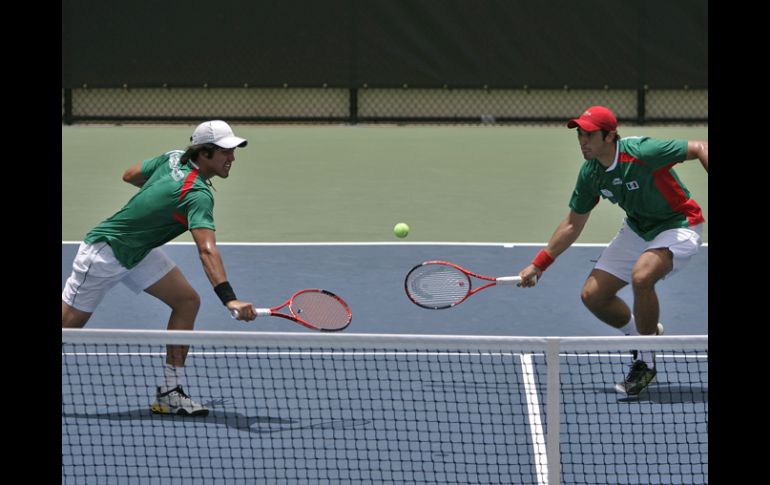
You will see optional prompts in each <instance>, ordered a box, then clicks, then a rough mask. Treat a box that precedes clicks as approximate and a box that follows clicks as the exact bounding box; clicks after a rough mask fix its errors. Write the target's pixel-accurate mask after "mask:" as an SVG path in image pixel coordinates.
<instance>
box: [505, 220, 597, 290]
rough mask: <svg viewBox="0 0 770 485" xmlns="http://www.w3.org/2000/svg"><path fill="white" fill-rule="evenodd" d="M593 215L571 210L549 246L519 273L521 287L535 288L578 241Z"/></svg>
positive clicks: (552, 237) (558, 227)
mask: <svg viewBox="0 0 770 485" xmlns="http://www.w3.org/2000/svg"><path fill="white" fill-rule="evenodd" d="M590 214H591V213H590V212H586V213H585V214H578V213H577V212H575V211H573V210H571V209H570V211H569V213H568V214H567V217H565V218H564V220H563V221H561V223H560V224H559V225H558V226H557V227H556V230H555V231H554V232H553V235H552V236H551V239H550V240H549V241H548V245H547V246H546V247H545V248H544V249H541V250H540V252H539V253H538V254H537V256H535V259H534V260H532V263H531V264H530V265H529V266H527V267H526V268H524V269H523V270H521V271H520V272H519V276H521V283H519V286H521V287H523V288H529V287H532V286H535V284H536V283H537V280H539V279H540V277H541V276H543V272H544V271H545V270H546V268H548V266H550V265H551V263H553V262H554V260H555V259H556V258H557V257H558V256H559V255H560V254H561V253H563V252H564V251H566V250H567V248H569V247H570V246H572V244H573V243H574V242H575V241H577V238H578V237H579V236H580V233H581V232H583V228H584V227H585V225H586V222H588V217H589V215H590Z"/></svg>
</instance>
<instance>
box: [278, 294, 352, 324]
mask: <svg viewBox="0 0 770 485" xmlns="http://www.w3.org/2000/svg"><path fill="white" fill-rule="evenodd" d="M291 311H292V312H293V313H294V315H296V316H297V318H299V319H300V320H303V321H305V322H307V323H309V324H311V325H314V326H316V327H318V328H322V329H325V330H336V329H339V328H343V327H345V326H347V324H348V323H350V316H351V315H350V311H349V310H348V308H347V306H345V304H343V303H342V302H341V301H339V300H338V299H337V298H335V297H334V296H331V295H329V294H327V293H322V292H316V291H313V292H306V293H300V294H299V295H296V296H295V297H294V299H293V300H292V302H291Z"/></svg>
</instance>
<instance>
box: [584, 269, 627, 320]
mask: <svg viewBox="0 0 770 485" xmlns="http://www.w3.org/2000/svg"><path fill="white" fill-rule="evenodd" d="M627 284H628V283H626V282H625V281H623V280H621V279H620V278H618V277H617V276H614V275H611V274H610V273H608V272H606V271H604V270H601V269H596V268H594V269H593V270H592V271H591V273H590V274H589V275H588V278H586V282H585V284H584V285H583V289H582V291H581V292H580V298H581V299H582V300H583V304H584V305H585V306H586V308H588V309H589V310H590V311H591V313H593V314H594V315H595V316H596V318H598V319H599V320H601V321H602V322H604V323H606V324H608V325H610V326H612V327H615V328H621V327H623V326H624V325H625V324H627V323H628V321H629V319H630V318H631V310H630V309H629V308H628V305H627V304H626V302H624V301H623V300H622V299H620V298H619V297H618V296H617V293H618V291H620V289H621V288H623V287H624V286H626V285H627Z"/></svg>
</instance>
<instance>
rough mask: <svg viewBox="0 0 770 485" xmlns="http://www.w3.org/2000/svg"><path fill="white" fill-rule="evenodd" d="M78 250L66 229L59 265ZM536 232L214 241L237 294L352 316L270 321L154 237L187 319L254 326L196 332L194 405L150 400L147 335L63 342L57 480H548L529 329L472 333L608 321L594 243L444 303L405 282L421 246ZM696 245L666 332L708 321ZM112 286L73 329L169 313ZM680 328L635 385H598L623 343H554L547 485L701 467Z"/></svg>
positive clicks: (156, 363)
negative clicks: (199, 409) (174, 271)
mask: <svg viewBox="0 0 770 485" xmlns="http://www.w3.org/2000/svg"><path fill="white" fill-rule="evenodd" d="M75 249H76V245H73V244H63V245H62V283H64V280H65V279H66V277H67V275H68V274H69V263H70V262H71V260H72V257H73V256H74V251H75ZM538 249H539V247H537V246H529V245H520V246H519V245H512V246H511V245H439V244H435V245H410V244H395V245H385V244H369V245H303V244H300V245H223V246H222V247H221V251H222V253H223V259H224V260H225V264H226V266H227V269H228V276H229V278H230V281H231V282H232V283H233V286H234V288H235V289H236V291H237V292H238V294H239V297H241V298H243V299H246V300H252V301H254V303H255V304H257V305H261V306H271V305H275V304H277V303H280V302H281V301H283V300H284V299H285V298H287V297H288V296H289V295H290V294H291V293H292V292H293V291H296V290H297V289H299V288H300V287H313V286H315V287H322V288H326V289H329V290H331V291H334V292H335V293H338V294H339V295H341V296H343V297H344V298H345V299H346V300H347V301H348V303H349V304H350V306H351V309H352V311H353V323H352V324H351V326H350V327H348V329H347V330H346V331H344V332H341V333H337V334H319V333H316V332H312V331H310V330H307V329H305V328H304V327H300V326H299V325H296V324H293V323H291V322H288V321H285V320H282V319H275V318H265V319H264V320H259V319H258V320H257V321H256V322H255V323H251V324H248V325H247V324H243V323H237V322H235V321H233V320H231V319H230V318H229V316H228V314H227V312H226V311H224V308H223V307H222V305H221V303H219V301H218V300H217V299H216V296H215V295H213V292H211V291H208V290H209V286H210V285H209V283H208V281H207V280H206V279H205V275H204V274H203V271H202V270H201V269H200V264H199V263H198V260H197V253H196V250H195V247H194V246H192V245H184V244H182V245H168V246H166V251H167V252H168V253H169V255H170V256H171V257H172V259H174V260H175V261H176V262H177V264H178V265H179V266H180V267H181V268H182V270H183V271H184V273H185V274H186V276H187V277H188V278H189V279H190V281H191V282H192V284H193V286H194V287H195V288H196V289H198V290H199V292H200V293H201V297H202V306H201V313H200V315H199V319H198V324H197V328H198V329H199V330H203V331H205V332H210V331H224V332H244V331H245V332H249V333H248V334H243V335H237V336H235V337H233V336H232V334H230V335H229V336H228V335H226V334H217V335H214V334H212V335H200V337H201V340H196V341H195V342H194V343H192V344H191V351H190V355H189V357H188V361H187V365H186V369H187V384H188V387H187V388H188V389H189V391H190V392H191V393H194V394H195V397H196V398H197V399H199V400H200V401H203V402H204V403H206V404H207V405H208V406H209V407H210V408H211V414H210V415H209V416H207V417H205V418H200V417H197V418H192V417H189V418H182V417H167V416H156V415H153V414H151V413H150V412H149V407H148V405H149V403H150V402H151V400H152V398H153V393H154V389H155V386H156V385H157V383H158V378H159V375H158V373H159V369H160V367H161V365H162V362H163V358H164V355H165V343H167V341H165V340H158V339H157V338H156V337H159V336H158V335H149V336H146V337H145V336H141V338H139V340H131V339H132V338H134V337H133V336H132V337H130V338H129V337H126V338H127V340H126V343H124V344H120V343H117V342H114V341H111V340H106V341H105V343H99V344H91V343H85V342H84V343H78V344H66V345H65V346H64V347H63V349H62V365H63V368H62V379H63V396H64V397H63V400H64V406H63V411H62V435H63V442H64V444H63V450H62V453H63V471H62V481H63V483H104V482H105V481H109V483H180V484H181V483H184V484H190V483H297V484H299V483H350V484H353V483H394V484H395V483H522V484H530V483H531V484H538V485H539V484H543V483H548V480H547V465H548V463H547V460H546V456H547V453H546V445H545V443H546V439H545V438H546V435H547V426H548V421H547V419H546V417H547V415H548V409H547V408H548V404H547V400H548V394H549V392H548V390H549V389H550V388H549V387H548V386H550V385H551V384H552V382H550V383H549V368H548V366H547V365H546V363H547V362H546V361H547V358H546V348H547V347H546V344H545V343H544V339H540V338H531V339H519V340H515V339H514V340H509V341H498V340H495V339H494V338H492V339H487V340H481V341H478V340H477V339H475V337H478V336H496V335H507V336H535V337H539V336H570V335H583V336H585V335H588V336H592V335H593V336H603V335H613V336H614V335H617V333H616V332H613V331H612V330H611V329H608V328H605V326H604V325H603V324H601V323H600V322H598V321H597V320H596V319H595V318H594V317H593V316H592V315H590V313H589V312H588V311H587V310H585V309H584V308H583V307H582V303H581V302H580V300H579V294H578V293H579V288H580V286H581V284H582V281H583V279H584V278H585V276H586V275H587V274H588V271H590V268H591V267H592V265H593V262H592V260H595V259H596V258H597V257H598V255H599V253H600V252H601V249H602V247H601V246H579V247H573V248H571V249H570V250H568V251H567V252H566V253H565V254H564V255H563V256H562V257H561V258H560V260H559V263H558V264H557V265H555V266H554V267H553V268H552V269H550V270H549V273H548V275H547V277H546V278H544V279H543V280H542V281H541V283H540V284H539V285H538V286H537V287H536V288H535V289H531V290H523V289H520V288H516V287H501V288H491V289H489V290H485V291H484V292H483V293H481V294H479V295H476V296H474V297H473V298H471V299H469V300H468V301H466V302H465V303H463V304H462V305H460V306H458V307H456V308H453V309H450V310H440V311H430V310H424V309H420V308H418V307H416V306H414V305H412V304H411V303H410V302H409V301H408V300H407V298H406V296H405V295H404V290H403V277H404V275H405V274H406V272H407V271H408V270H409V269H410V268H411V267H412V266H414V265H415V264H417V263H419V262H421V261H423V260H426V259H447V260H450V261H454V262H457V263H459V264H462V265H464V266H466V267H468V268H470V269H473V270H474V271H477V272H479V273H482V274H492V275H501V271H502V272H503V273H505V274H515V273H516V272H517V271H518V269H520V268H521V267H523V265H525V264H526V263H527V262H528V261H529V260H530V259H531V258H532V256H534V254H535V253H536V252H537V250H538ZM707 262H708V247H704V248H702V250H701V252H700V253H699V254H698V256H696V258H694V260H693V261H692V262H691V266H690V267H689V268H688V269H687V271H684V272H683V273H682V274H680V275H677V276H676V277H674V278H671V280H669V281H664V282H663V283H662V284H660V285H659V294H660V298H661V308H662V311H661V315H662V316H661V319H662V320H663V321H664V323H665V324H666V329H667V335H696V334H706V333H707V323H708V308H707V307H706V306H705V305H704V304H702V302H704V301H706V298H705V297H706V296H707V294H708V289H707V285H706V280H707V278H706V275H707V270H708V267H707V266H708V264H707ZM500 268H504V269H503V270H501V269H500ZM107 298H108V299H109V301H105V302H104V303H103V304H102V305H101V306H100V309H99V310H97V312H96V313H95V314H94V316H93V318H92V320H91V322H89V324H88V326H87V329H96V330H97V331H98V330H99V329H152V330H160V329H163V328H165V321H166V319H167V317H168V312H167V310H166V309H165V308H164V307H163V305H162V304H159V303H157V302H156V301H154V299H152V298H150V297H149V296H147V295H140V296H137V295H134V294H132V293H131V292H129V291H128V290H127V289H126V288H124V287H118V288H116V289H115V290H113V291H112V292H111V293H110V294H109V295H108V297H107ZM274 332H282V333H283V334H282V335H279V334H275V333H274ZM196 333H198V332H196ZM201 333H202V332H201ZM354 334H362V335H354ZM373 334H390V337H381V336H379V335H373ZM394 334H412V335H413V336H411V337H403V338H399V337H398V336H397V335H394ZM418 334H421V335H418ZM455 335H456V336H465V337H453V336H455ZM97 337H98V336H97ZM196 337H198V336H196ZM676 338H678V337H668V336H666V337H660V341H662V342H665V345H664V346H663V347H662V348H661V349H662V350H661V351H660V352H659V353H658V359H659V363H658V365H659V366H660V368H661V371H660V374H659V378H658V381H657V383H655V384H653V385H652V386H651V387H650V389H649V391H648V392H647V393H646V394H643V395H642V396H640V398H637V399H628V398H627V397H625V395H622V394H618V393H617V392H616V391H615V390H614V388H613V387H614V383H616V382H618V381H620V380H622V378H623V373H624V372H625V371H626V370H627V369H626V368H627V364H628V362H629V356H628V352H627V351H626V350H625V349H612V348H605V347H603V346H602V345H603V344H599V343H596V344H594V343H591V342H589V343H588V344H585V343H583V346H582V347H574V348H571V347H569V345H567V344H562V350H561V351H559V352H557V356H558V359H559V360H558V369H559V374H560V379H559V385H560V393H559V394H560V396H561V397H560V407H561V415H560V420H559V421H560V435H561V438H562V439H561V444H560V446H559V448H560V450H559V451H560V456H561V471H562V475H561V476H562V481H561V483H623V484H625V483H629V484H630V483H707V482H708V454H707V444H708V443H707V426H708V425H707V421H708V420H707V417H708V384H707V364H708V362H707V343H706V344H704V341H700V342H698V345H696V346H694V347H693V346H692V342H689V344H690V345H691V346H690V347H685V348H682V349H680V348H679V347H678V346H677V345H678V343H677V342H676V341H673V340H667V339H676ZM143 339H144V340H143ZM108 342H111V343H108ZM129 342H130V343H129ZM174 343H176V342H174ZM586 345H588V346H587V347H586Z"/></svg>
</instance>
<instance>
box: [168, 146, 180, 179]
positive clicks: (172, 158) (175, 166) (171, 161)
mask: <svg viewBox="0 0 770 485" xmlns="http://www.w3.org/2000/svg"><path fill="white" fill-rule="evenodd" d="M181 157H182V154H181V152H171V153H170V154H169V156H168V168H170V169H171V178H173V179H174V180H176V181H177V182H179V181H180V180H182V179H184V172H182V171H181V170H180V169H179V159H180V158H181Z"/></svg>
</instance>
